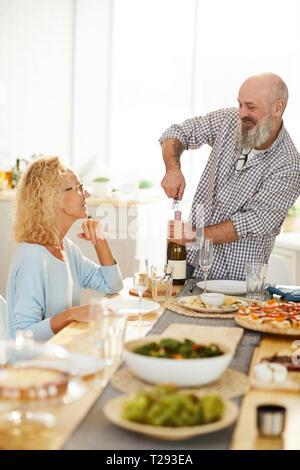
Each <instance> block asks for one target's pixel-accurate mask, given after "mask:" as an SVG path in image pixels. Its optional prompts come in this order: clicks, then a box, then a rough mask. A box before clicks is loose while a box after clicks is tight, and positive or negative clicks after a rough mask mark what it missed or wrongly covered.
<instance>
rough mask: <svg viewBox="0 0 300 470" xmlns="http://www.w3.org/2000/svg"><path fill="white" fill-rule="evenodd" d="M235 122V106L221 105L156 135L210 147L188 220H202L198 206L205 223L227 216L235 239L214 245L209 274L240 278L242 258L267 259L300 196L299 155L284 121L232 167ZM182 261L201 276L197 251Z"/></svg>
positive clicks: (187, 145) (191, 146) (235, 154)
mask: <svg viewBox="0 0 300 470" xmlns="http://www.w3.org/2000/svg"><path fill="white" fill-rule="evenodd" d="M237 121H238V110H237V109H236V108H229V109H221V110H218V111H214V112H212V113H209V114H207V115H206V116H202V117H196V118H193V119H188V120H187V121H184V122H183V123H182V124H181V125H173V126H171V127H170V128H169V129H167V130H166V131H165V132H164V133H163V134H162V136H161V138H160V139H159V140H160V143H162V142H163V141H164V140H166V139H168V138H176V139H178V140H180V142H182V144H183V145H184V147H185V149H196V148H199V147H201V145H203V144H205V143H206V144H209V145H211V146H212V151H211V153H210V156H209V159H208V162H207V165H206V167H205V169H204V171H203V174H202V176H201V178H200V181H199V184H198V187H197V190H196V193H195V196H194V199H193V203H192V209H191V214H190V222H191V223H192V225H193V226H195V227H197V226H199V225H201V224H202V223H203V222H201V221H200V220H199V217H198V210H197V207H199V204H200V205H203V208H204V226H205V227H206V226H209V225H214V224H218V223H220V222H223V221H225V220H229V219H230V220H231V221H232V223H233V225H234V227H235V230H236V232H237V235H238V237H239V239H238V240H237V241H235V242H232V243H223V244H219V245H214V261H213V265H212V267H211V269H210V271H209V278H210V279H245V273H244V270H245V263H247V262H254V261H261V262H264V263H267V262H268V259H269V256H270V254H271V251H272V249H273V246H274V243H275V238H276V235H278V234H279V232H280V227H281V225H282V223H283V221H284V219H285V217H286V215H287V213H288V210H289V208H290V207H291V206H292V205H293V204H294V202H295V201H296V199H297V198H298V197H299V195H300V155H299V152H298V151H297V149H296V147H295V145H294V144H293V142H292V140H291V138H290V136H289V134H288V132H287V131H286V129H285V127H284V125H283V124H282V127H281V130H280V132H279V134H278V136H277V139H276V140H275V142H274V143H273V144H272V145H271V146H270V147H269V148H267V149H266V150H265V151H264V152H262V153H260V154H258V155H256V156H254V157H253V158H252V159H251V160H250V161H249V162H247V163H246V165H244V167H243V169H242V170H241V171H239V172H238V173H236V172H235V165H236V161H237V159H238V158H239V156H240V154H241V148H240V147H238V145H237V142H236V138H235V129H236V125H237ZM197 219H198V220H197ZM187 260H188V262H189V263H190V264H192V265H194V266H195V267H196V269H195V270H194V273H193V277H195V278H200V277H203V272H202V270H201V268H200V267H199V265H198V253H197V252H196V254H195V250H188V255H187Z"/></svg>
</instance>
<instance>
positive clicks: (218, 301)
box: [200, 292, 226, 307]
mask: <svg viewBox="0 0 300 470" xmlns="http://www.w3.org/2000/svg"><path fill="white" fill-rule="evenodd" d="M200 298H201V300H202V302H203V303H204V304H205V305H206V306H212V307H220V305H222V303H223V302H224V300H225V298H226V296H225V295H224V294H217V293H216V292H211V293H206V294H201V295H200Z"/></svg>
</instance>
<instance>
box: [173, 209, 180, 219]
mask: <svg viewBox="0 0 300 470" xmlns="http://www.w3.org/2000/svg"><path fill="white" fill-rule="evenodd" d="M174 220H181V211H175V213H174Z"/></svg>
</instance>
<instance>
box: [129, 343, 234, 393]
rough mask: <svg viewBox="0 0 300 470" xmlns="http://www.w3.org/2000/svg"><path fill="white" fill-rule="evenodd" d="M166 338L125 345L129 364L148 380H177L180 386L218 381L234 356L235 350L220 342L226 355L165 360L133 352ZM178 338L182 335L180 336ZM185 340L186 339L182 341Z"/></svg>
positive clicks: (142, 377)
mask: <svg viewBox="0 0 300 470" xmlns="http://www.w3.org/2000/svg"><path fill="white" fill-rule="evenodd" d="M162 339H163V337H162V336H160V335H151V336H145V338H140V339H136V340H132V341H128V342H127V343H125V344H124V348H123V356H124V359H125V362H126V363H127V365H128V367H129V368H130V369H131V371H132V372H133V373H134V374H135V375H136V376H137V377H139V378H141V379H143V380H146V381H147V382H151V383H174V384H176V385H178V386H179V387H191V386H196V385H204V384H207V383H209V382H213V381H214V380H217V379H218V378H219V377H220V376H221V374H222V373H223V372H224V370H225V369H227V367H228V366H229V364H230V362H231V360H232V357H233V349H231V348H230V347H228V346H227V345H225V344H221V343H219V342H218V343H217V344H218V346H219V347H220V349H221V351H223V352H224V354H223V355H222V356H215V357H208V358H202V359H167V358H166V359H165V358H160V357H151V356H144V355H141V354H137V353H135V352H133V350H134V349H136V348H138V347H140V346H143V345H145V344H148V343H152V342H159V341H161V340H162ZM176 339H179V338H178V337H176ZM184 339H185V338H182V339H181V341H184ZM179 340H180V339H179ZM201 344H203V342H201ZM206 344H207V345H209V344H210V342H209V341H207V343H206Z"/></svg>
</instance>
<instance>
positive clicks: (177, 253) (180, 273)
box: [167, 210, 186, 285]
mask: <svg viewBox="0 0 300 470" xmlns="http://www.w3.org/2000/svg"><path fill="white" fill-rule="evenodd" d="M174 219H175V220H181V212H180V211H178V210H177V211H175V217H174ZM167 263H168V265H169V266H172V267H173V268H174V271H173V284H174V285H180V284H184V283H185V280H186V249H185V246H183V245H179V243H174V242H170V241H169V242H168V248H167Z"/></svg>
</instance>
